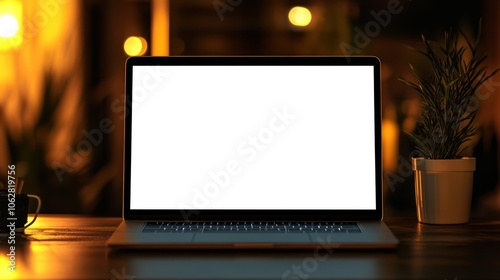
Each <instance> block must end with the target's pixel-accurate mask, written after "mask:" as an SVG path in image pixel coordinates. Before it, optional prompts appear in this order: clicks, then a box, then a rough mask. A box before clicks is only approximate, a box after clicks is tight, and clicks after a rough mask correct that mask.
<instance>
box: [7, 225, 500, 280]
mask: <svg viewBox="0 0 500 280" xmlns="http://www.w3.org/2000/svg"><path fill="white" fill-rule="evenodd" d="M120 220H121V219H120V218H95V217H83V216H51V215H42V216H41V217H39V219H38V220H37V222H36V223H35V224H34V225H33V226H32V227H31V228H29V229H27V230H26V234H25V235H24V236H17V237H16V251H15V255H16V272H14V273H12V272H10V271H9V270H8V266H9V263H8V256H7V254H9V245H8V244H7V240H6V237H5V236H4V237H2V239H1V241H0V242H1V243H0V279H116V280H125V279H128V280H131V279H153V278H161V279H165V278H174V279H224V278H225V279H232V278H241V279H316V278H320V279H324V278H340V279H345V278H349V279H442V280H444V279H448V280H462V279H500V219H497V220H472V221H471V222H470V223H469V224H467V225H460V226H432V225H422V224H419V223H418V222H417V221H416V220H415V219H414V218H392V219H386V223H387V224H388V225H389V227H390V228H391V230H392V231H393V232H394V234H395V235H396V236H397V237H398V238H399V240H400V241H401V244H400V245H399V247H398V248H397V249H396V250H389V251H339V250H337V251H334V252H333V253H331V254H328V253H327V252H324V254H322V255H321V257H320V258H318V257H315V255H314V253H313V251H309V250H306V251H242V250H239V251H109V250H107V249H106V248H105V247H104V242H105V241H106V239H107V238H108V237H109V236H110V235H111V233H112V232H113V230H114V229H115V228H116V226H117V225H118V224H119V222H120ZM316 256H318V255H316Z"/></svg>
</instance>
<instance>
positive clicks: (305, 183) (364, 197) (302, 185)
mask: <svg viewBox="0 0 500 280" xmlns="http://www.w3.org/2000/svg"><path fill="white" fill-rule="evenodd" d="M344 64H345V65H134V66H132V67H131V69H132V70H131V71H132V78H131V82H132V84H131V95H132V100H131V102H130V103H129V104H128V105H131V106H132V109H133V110H132V111H133V114H132V116H133V117H132V121H131V131H130V132H129V133H130V135H129V136H130V209H132V210H134V209H135V210H156V209H162V210H174V209H208V210H212V209H213V210H224V209H237V210H262V209H280V210H287V209H290V210H297V209H308V210H327V209H328V210H374V209H376V195H377V194H376V186H378V184H377V183H376V180H377V176H376V172H377V168H376V162H377V159H376V149H377V148H378V147H377V145H376V141H375V139H376V132H375V123H376V122H377V121H378V119H377V117H376V115H377V112H376V109H375V108H376V105H375V104H378V103H377V102H375V98H376V96H377V94H376V92H375V88H376V86H375V85H376V83H375V79H378V77H377V75H376V73H375V71H376V69H375V66H373V65H350V64H347V63H344ZM377 84H378V83H377ZM129 101H130V100H129ZM374 105H375V106H374ZM126 176H127V175H126Z"/></svg>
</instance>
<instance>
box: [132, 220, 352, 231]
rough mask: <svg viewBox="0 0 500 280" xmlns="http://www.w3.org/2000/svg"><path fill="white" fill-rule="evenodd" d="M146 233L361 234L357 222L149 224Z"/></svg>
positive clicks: (145, 227)
mask: <svg viewBox="0 0 500 280" xmlns="http://www.w3.org/2000/svg"><path fill="white" fill-rule="evenodd" d="M142 232H146V233H180V232H191V233H196V232H199V233H224V232H226V233H233V232H248V233H361V229H360V228H359V225H358V223H357V222H147V223H146V225H145V226H144V228H143V230H142Z"/></svg>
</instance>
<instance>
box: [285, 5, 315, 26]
mask: <svg viewBox="0 0 500 280" xmlns="http://www.w3.org/2000/svg"><path fill="white" fill-rule="evenodd" d="M288 20H290V23H291V24H293V25H295V26H308V25H309V24H310V23H311V20H312V14H311V12H310V11H309V10H308V9H307V8H305V7H299V6H297V7H293V8H292V9H291V10H290V12H289V13H288Z"/></svg>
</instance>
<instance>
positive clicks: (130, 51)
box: [123, 36, 148, 56]
mask: <svg viewBox="0 0 500 280" xmlns="http://www.w3.org/2000/svg"><path fill="white" fill-rule="evenodd" d="M147 49H148V43H147V42H146V39H144V38H142V37H137V36H130V37H128V38H127V40H125V43H124V44H123V50H125V53H126V54H127V55H128V56H141V55H143V54H144V53H145V52H146V50H147Z"/></svg>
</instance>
